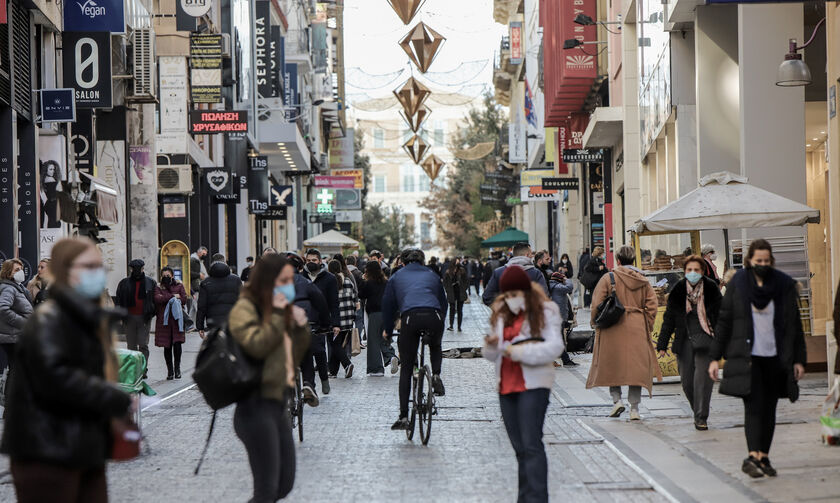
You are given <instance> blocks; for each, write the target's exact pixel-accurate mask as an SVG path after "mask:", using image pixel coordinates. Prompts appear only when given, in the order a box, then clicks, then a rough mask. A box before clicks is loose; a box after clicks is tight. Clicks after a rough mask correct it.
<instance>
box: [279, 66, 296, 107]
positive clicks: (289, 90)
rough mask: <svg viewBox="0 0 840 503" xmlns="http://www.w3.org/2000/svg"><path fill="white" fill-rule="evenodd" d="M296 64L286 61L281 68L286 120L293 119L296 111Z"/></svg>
mask: <svg viewBox="0 0 840 503" xmlns="http://www.w3.org/2000/svg"><path fill="white" fill-rule="evenodd" d="M297 74H298V72H297V64H296V63H286V64H285V65H284V69H283V104H284V105H286V120H287V121H294V120H295V118H296V117H297V115H298V112H297V106H295V105H297V86H298V79H297Z"/></svg>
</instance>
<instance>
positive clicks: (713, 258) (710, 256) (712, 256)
mask: <svg viewBox="0 0 840 503" xmlns="http://www.w3.org/2000/svg"><path fill="white" fill-rule="evenodd" d="M709 260H711V261H712V262H714V261H715V260H717V253H712V254H711V255H709Z"/></svg>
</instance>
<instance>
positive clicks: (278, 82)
mask: <svg viewBox="0 0 840 503" xmlns="http://www.w3.org/2000/svg"><path fill="white" fill-rule="evenodd" d="M283 44H284V42H283V32H282V31H280V27H279V26H274V25H272V26H271V50H270V54H269V57H270V58H271V64H270V65H269V66H270V68H271V71H270V73H271V78H270V79H269V80H270V81H271V97H272V98H277V97H279V96H282V90H283V80H282V72H281V71H280V70H281V69H282V68H283V61H285V59H286V52H285V47H284V46H283Z"/></svg>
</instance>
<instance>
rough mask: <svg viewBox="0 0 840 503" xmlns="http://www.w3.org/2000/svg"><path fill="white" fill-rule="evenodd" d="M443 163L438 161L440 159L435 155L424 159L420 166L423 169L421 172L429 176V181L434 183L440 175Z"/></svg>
mask: <svg viewBox="0 0 840 503" xmlns="http://www.w3.org/2000/svg"><path fill="white" fill-rule="evenodd" d="M443 165H444V162H443V161H441V160H440V157H438V156H436V155H435V154H432V155H430V156H429V157H426V160H425V161H423V164H421V166H422V167H423V171H425V172H426V174H427V175H429V179H430V180H431V181H435V179H436V178H437V177H438V175H439V174H440V170H441V168H443Z"/></svg>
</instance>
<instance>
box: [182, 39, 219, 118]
mask: <svg viewBox="0 0 840 503" xmlns="http://www.w3.org/2000/svg"><path fill="white" fill-rule="evenodd" d="M190 95H191V97H192V102H193V103H221V101H222V36H221V35H218V34H215V35H208V34H199V33H193V34H191V35H190Z"/></svg>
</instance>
